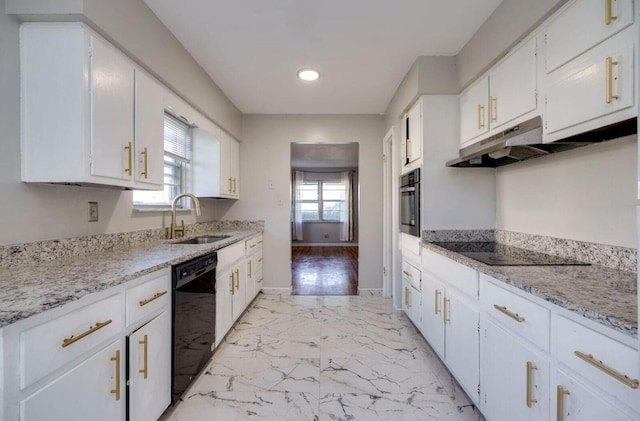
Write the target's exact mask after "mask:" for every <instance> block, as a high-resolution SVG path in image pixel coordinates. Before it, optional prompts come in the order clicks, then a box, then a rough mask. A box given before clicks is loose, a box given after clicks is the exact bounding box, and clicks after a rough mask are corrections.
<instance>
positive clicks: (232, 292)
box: [231, 272, 236, 295]
mask: <svg viewBox="0 0 640 421" xmlns="http://www.w3.org/2000/svg"><path fill="white" fill-rule="evenodd" d="M233 280H234V274H233V272H231V295H235V293H236V292H235V291H236V289H235V288H234V287H233Z"/></svg>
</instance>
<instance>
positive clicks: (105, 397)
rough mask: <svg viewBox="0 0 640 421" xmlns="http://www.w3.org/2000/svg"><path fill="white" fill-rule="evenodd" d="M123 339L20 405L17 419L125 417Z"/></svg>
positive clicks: (25, 420) (110, 418)
mask: <svg viewBox="0 0 640 421" xmlns="http://www.w3.org/2000/svg"><path fill="white" fill-rule="evenodd" d="M124 349H125V348H124V343H123V341H122V340H118V341H116V342H113V343H112V344H111V345H109V346H107V347H106V348H104V349H103V350H102V351H99V352H97V353H96V354H94V355H93V356H91V357H90V358H89V359H87V360H86V361H83V362H82V363H80V364H78V365H77V366H76V367H74V368H72V369H71V370H69V372H67V373H66V374H64V375H62V376H61V377H59V378H58V379H56V380H54V381H53V382H52V383H50V384H48V385H47V386H45V387H44V388H42V389H40V390H38V391H37V392H35V393H34V394H32V395H30V396H29V397H28V398H26V399H25V400H23V401H21V402H20V419H21V420H23V421H38V420H105V421H112V420H121V419H124V417H125V358H126V356H125V352H124Z"/></svg>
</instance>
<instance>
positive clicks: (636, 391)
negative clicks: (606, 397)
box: [552, 316, 640, 412]
mask: <svg viewBox="0 0 640 421" xmlns="http://www.w3.org/2000/svg"><path fill="white" fill-rule="evenodd" d="M552 332H553V338H554V345H555V350H556V354H557V358H558V361H559V362H561V363H563V364H565V365H566V366H568V367H569V368H571V369H572V370H574V371H575V372H577V373H579V374H580V375H581V376H583V377H584V378H586V379H587V380H588V381H589V382H592V383H593V384H594V385H597V386H598V388H600V389H601V390H604V391H606V393H609V394H610V395H611V396H613V397H614V398H616V399H619V400H620V401H622V402H623V403H625V404H627V405H629V406H630V407H632V408H633V409H634V410H635V411H639V412H640V388H639V387H638V383H637V382H638V374H639V373H638V352H637V351H636V350H635V349H633V348H631V347H628V346H626V345H624V344H622V343H620V342H618V341H616V340H614V339H611V338H609V337H607V336H605V335H603V334H601V333H599V332H596V331H594V330H591V329H589V328H588V327H585V326H583V325H581V324H578V323H576V322H574V321H571V320H569V319H566V318H564V317H561V316H555V317H554V319H553V326H552ZM585 359H586V360H585ZM624 376H627V378H624ZM621 380H623V381H624V382H623V381H621ZM634 385H635V387H636V388H634V387H633V386H634Z"/></svg>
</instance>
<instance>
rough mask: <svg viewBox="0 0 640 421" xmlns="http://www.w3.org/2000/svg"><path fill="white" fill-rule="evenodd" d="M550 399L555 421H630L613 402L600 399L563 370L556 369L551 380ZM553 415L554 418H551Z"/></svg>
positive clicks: (629, 417) (630, 418)
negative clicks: (552, 403) (553, 388)
mask: <svg viewBox="0 0 640 421" xmlns="http://www.w3.org/2000/svg"><path fill="white" fill-rule="evenodd" d="M552 385H553V386H554V387H555V390H552V391H551V392H552V394H553V396H552V399H553V400H554V402H555V405H554V408H555V409H554V410H553V413H552V419H555V420H557V421H602V420H606V421H631V420H634V419H637V418H632V417H631V416H629V415H625V414H624V413H623V412H621V411H620V410H619V409H618V408H616V407H615V406H614V405H613V404H611V403H609V402H607V401H606V400H604V399H602V398H601V396H599V394H598V393H597V392H595V391H594V390H592V389H590V388H589V387H587V386H585V385H584V384H582V383H581V382H579V381H578V380H576V379H575V378H573V377H572V376H570V375H569V374H567V373H565V372H564V371H563V370H557V371H556V373H555V378H554V379H553V381H552ZM553 415H555V418H553Z"/></svg>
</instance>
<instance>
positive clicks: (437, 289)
mask: <svg viewBox="0 0 640 421" xmlns="http://www.w3.org/2000/svg"><path fill="white" fill-rule="evenodd" d="M443 300H444V286H443V285H442V284H441V283H440V282H437V281H435V280H434V279H432V278H431V277H430V276H429V275H427V274H426V273H425V272H424V271H423V272H422V334H423V335H424V338H425V339H426V340H427V342H429V345H431V348H433V349H434V350H435V351H436V353H437V354H438V356H440V358H442V359H443V360H444V323H443V320H444V318H443V314H442V309H443V302H444V301H443Z"/></svg>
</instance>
